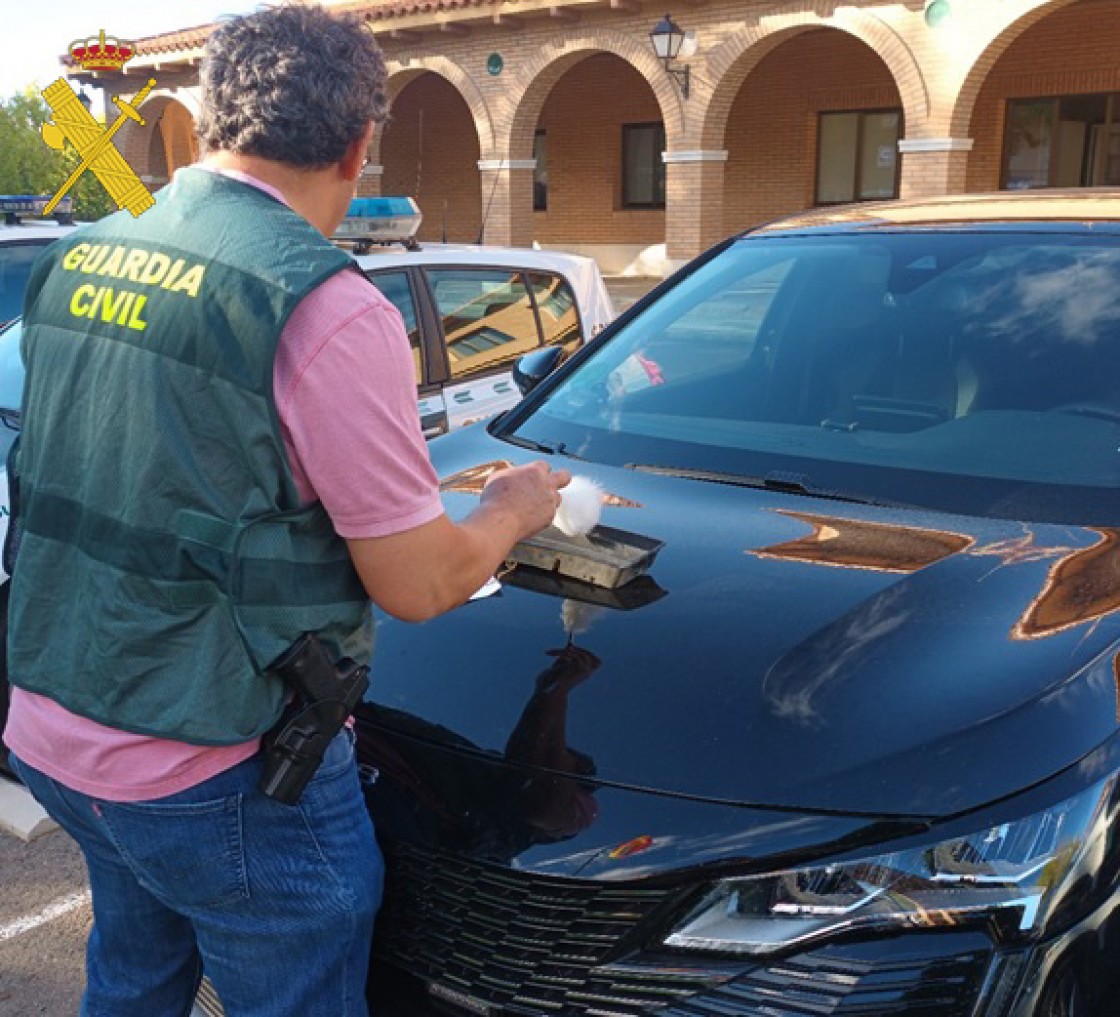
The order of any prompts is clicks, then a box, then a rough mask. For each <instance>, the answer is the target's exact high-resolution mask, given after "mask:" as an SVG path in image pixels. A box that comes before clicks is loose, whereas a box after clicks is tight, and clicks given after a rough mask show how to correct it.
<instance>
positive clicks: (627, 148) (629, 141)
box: [622, 121, 665, 208]
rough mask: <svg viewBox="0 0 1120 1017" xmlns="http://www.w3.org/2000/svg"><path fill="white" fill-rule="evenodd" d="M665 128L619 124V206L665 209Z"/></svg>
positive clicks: (660, 124)
mask: <svg viewBox="0 0 1120 1017" xmlns="http://www.w3.org/2000/svg"><path fill="white" fill-rule="evenodd" d="M664 151H665V125H664V124H663V123H661V122H660V121H659V122H657V123H655V124H623V125H622V207H623V208H664V207H665V163H664V162H663V161H662V159H661V154H662V152H664Z"/></svg>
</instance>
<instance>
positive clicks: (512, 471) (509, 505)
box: [482, 462, 572, 543]
mask: <svg viewBox="0 0 1120 1017" xmlns="http://www.w3.org/2000/svg"><path fill="white" fill-rule="evenodd" d="M571 479H572V475H571V473H569V472H568V471H567V470H551V469H550V468H549V466H548V464H547V463H543V462H535V463H530V464H529V465H528V466H511V467H510V468H508V469H505V470H498V471H497V472H495V473H492V474H491V475H490V476H489V477H488V478H487V480H486V483H485V485H484V486H483V489H482V504H483V505H484V506H487V507H493V508H497V509H498V510H499V511H504V512H509V513H511V514H512V515H513V516H514V517H515V518H517V519H519V520H520V521H521V526H520V527H519V529H520V531H521V532H520V535H519V536H518V538H517V539H518V540H523V539H524V538H525V537H529V536H532V535H533V534H534V533H537V532H539V531H540V530H543V529H544V528H545V527H546V526H548V524H549V523H551V522H552V519H553V517H554V516H555V515H556V510H557V509H558V508H559V507H560V489H561V488H564V487H567V486H568V483H569V482H570V481H571ZM515 543H516V541H515Z"/></svg>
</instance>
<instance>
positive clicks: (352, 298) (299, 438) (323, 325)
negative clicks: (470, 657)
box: [6, 5, 569, 1017]
mask: <svg viewBox="0 0 1120 1017" xmlns="http://www.w3.org/2000/svg"><path fill="white" fill-rule="evenodd" d="M201 79H202V95H203V111H202V116H201V118H200V123H199V135H200V139H201V142H202V145H203V149H204V151H205V153H206V154H205V158H204V159H203V161H202V163H201V164H200V165H199V166H195V167H190V168H187V169H185V170H182V171H180V172H179V173H178V174H176V177H175V179H174V181H173V182H172V183H171V185H170V186H169V187H167V188H165V189H164V190H163V191H162V192H161V193H160V194H159V196H158V199H157V203H156V206H155V207H154V208H152V209H151V210H150V211H148V212H146V213H145V214H144V215H142V216H140V217H139V218H138V219H135V220H133V219H132V218H131V217H130V216H129V215H127V214H125V213H120V214H118V215H115V216H112V217H110V218H108V219H106V220H103V221H102V222H99V223H96V224H94V225H93V226H90V227H87V228H85V229H83V230H80V231H78V232H77V233H76V234H75V235H74V237H73V238H72V239H67V240H66V241H60V242H59V243H58V244H56V245H54V247H52V248H51V250H50V252H49V254H48V256H46V258H45V260H44V261H43V262H41V263H40V264H39V265H38V266H37V268H36V271H35V274H34V277H33V280H32V283H31V286H30V289H29V291H28V297H27V303H26V331H25V338H24V357H25V360H26V362H27V381H26V387H25V392H24V418H23V421H24V430H23V432H22V435H21V443H22V448H21V451H20V462H19V474H20V478H21V504H20V519H21V523H22V532H23V536H22V541H21V544H20V547H19V553H18V559H17V563H16V568H15V575H14V578H13V584H12V593H11V618H10V643H9V671H10V676H11V681H12V684H13V686H15V688H14V689H13V695H12V703H11V716H10V718H9V721H8V728H7V733H6V738H7V741H8V744H9V746H10V748H11V749H12V752H13V757H14V760H15V766H16V768H17V769H18V771H19V772H20V774H21V775H22V776H23V778H24V780H25V781H26V783H27V785H28V786H29V787H30V788H31V790H32V791H33V792H34V793H35V795H36V796H37V797H38V798H39V800H40V801H41V802H42V803H43V805H44V806H45V807H46V809H47V811H48V812H50V814H51V815H52V816H53V817H54V818H55V819H56V820H57V821H58V822H59V823H60V824H61V825H62V826H63V827H64V828H65V829H66V830H68V831H69V832H70V833H71V835H72V836H73V837H74V838H75V839H76V840H77V842H78V843H79V845H80V846H81V848H82V850H83V852H84V855H85V858H86V862H87V865H88V869H89V876H90V884H91V887H92V893H93V917H94V924H93V929H92V931H91V934H90V939H89V947H88V961H87V968H88V980H87V987H86V991H85V995H84V998H83V1003H82V1014H83V1015H86V1017H173V1015H174V1017H184V1015H185V1014H187V1013H188V1012H189V1011H190V1008H191V1000H192V998H193V995H194V992H195V990H196V988H197V985H198V981H199V977H200V970H201V969H204V970H205V971H206V973H207V974H208V975H209V977H210V978H211V979H212V981H213V982H214V984H215V987H216V988H217V990H218V993H219V995H220V996H221V998H222V1001H223V1004H224V1006H225V1008H226V1012H227V1013H228V1014H229V1015H231V1017H242V1015H252V1017H263V1015H266V1014H267V1015H270V1017H281V1015H282V1017H317V1015H323V1017H346V1015H360V1014H365V1013H366V1007H365V1003H364V982H365V975H366V965H367V958H368V953H369V942H370V935H371V932H372V923H373V916H374V914H375V912H376V909H377V906H378V903H379V900H380V892H381V859H380V855H379V853H378V850H377V846H376V842H375V840H374V836H373V831H372V829H371V826H370V822H369V818H368V815H367V814H366V812H365V809H364V807H363V804H362V800H361V795H360V791H359V786H358V778H357V772H356V767H355V762H354V758H353V748H352V740H351V738H350V736H349V733H348V732H347V731H343V732H341V733H340V734H339V735H338V737H336V738H335V739H334V741H333V742H332V743H331V744H330V746H329V747H328V749H327V751H326V753H325V756H324V759H323V762H322V764H321V765H320V767H319V769H318V772H317V773H316V775H315V777H314V779H313V780H312V781H311V783H310V784H309V785H308V786H307V788H306V790H305V791H304V792H303V794H302V796H301V797H300V798H299V801H298V803H297V804H296V805H286V804H282V803H280V802H277V801H275V800H273V799H272V798H270V797H267V796H265V795H264V794H262V793H261V791H260V790H259V788H258V784H259V781H260V777H261V767H262V753H261V751H260V745H261V737H262V735H265V734H266V732H268V731H269V729H270V728H272V727H273V726H274V724H275V723H276V722H277V720H278V718H279V716H280V714H281V710H282V708H283V706H284V702H285V699H286V697H287V695H288V691H287V690H286V689H285V687H284V684H283V682H282V681H280V680H279V679H278V678H277V677H276V675H275V674H273V673H272V672H270V670H269V663H270V662H271V661H273V660H274V659H275V658H276V657H277V656H278V655H279V654H280V653H282V652H283V651H284V650H285V649H286V648H287V647H288V646H289V645H290V644H291V643H292V642H293V641H294V640H295V639H296V638H297V637H298V636H299V635H300V634H301V633H302V632H304V631H314V632H316V633H317V634H318V635H319V636H320V637H321V638H322V640H323V641H324V643H325V644H326V645H327V646H328V647H329V648H330V650H331V652H332V654H333V655H334V657H335V658H338V657H341V656H343V655H347V656H350V657H354V658H356V659H358V660H364V659H366V658H368V655H369V650H370V646H369V631H368V630H369V618H370V612H369V603H368V599H367V597H368V598H369V599H372V600H373V601H374V602H376V603H377V604H378V605H379V606H380V607H381V608H382V609H384V610H385V611H387V612H388V613H390V614H393V615H395V616H397V617H399V618H402V619H405V620H409V621H419V620H423V619H427V618H431V617H433V616H434V615H437V614H439V613H440V612H442V611H445V610H448V609H449V608H451V607H453V606H455V605H457V604H459V603H461V602H462V601H464V600H465V599H466V598H467V597H469V596H470V594H471V593H473V592H474V591H475V590H476V589H478V588H479V587H480V586H481V585H482V584H483V582H484V581H485V580H486V579H487V578H488V577H489V576H490V575H491V574H492V572H493V570H494V569H495V568H496V567H497V565H498V564H499V562H500V561H501V560H502V559H503V557H504V556H505V554H506V553H507V551H508V550H509V548H510V547H511V546H512V545H513V544H514V543H515V542H516V541H518V540H519V539H522V538H523V537H525V536H527V535H529V534H530V533H532V532H534V531H536V530H538V529H540V528H542V527H543V526H545V525H547V523H548V522H549V521H550V519H551V518H552V515H553V513H554V511H555V509H556V507H557V505H558V503H559V493H558V491H559V488H561V487H562V486H563V485H564V484H565V483H567V481H568V479H569V478H568V475H567V474H566V473H565V472H563V471H557V472H550V471H549V469H548V467H547V466H545V465H544V464H541V463H538V464H534V465H532V466H529V467H522V468H519V469H513V470H509V471H506V472H504V473H502V474H500V475H497V476H496V477H495V478H494V479H493V480H492V482H491V483H490V484H489V485H488V486H487V488H486V489H485V490H484V491H483V493H482V498H481V501H480V505H479V507H478V509H477V510H476V511H475V512H474V513H473V514H472V515H471V516H470V517H468V518H467V519H466V520H465V521H463V522H461V523H458V524H456V523H453V522H452V521H451V520H449V519H448V518H447V517H446V516H445V515H444V514H443V511H442V509H441V507H440V502H439V497H438V487H437V480H436V477H435V476H434V473H433V470H432V468H431V465H430V463H429V461H428V458H427V452H426V448H425V444H424V440H423V438H422V436H421V434H420V428H419V422H418V418H417V413H416V405H415V388H414V380H413V374H412V357H411V352H410V350H409V347H408V341H407V338H406V337H405V334H404V329H403V325H402V322H401V320H400V317H399V315H398V314H397V312H396V311H395V310H394V309H393V308H392V306H391V305H390V304H389V303H388V302H387V301H386V300H385V299H384V298H383V297H381V295H380V294H379V293H378V292H377V291H376V290H375V289H374V288H373V287H372V286H370V285H369V283H368V282H367V281H366V280H365V279H364V278H363V277H362V276H361V275H360V273H359V272H358V271H357V270H356V269H355V268H354V267H353V265H352V262H351V260H350V258H349V256H348V255H346V254H345V253H344V252H341V251H339V250H338V249H337V248H335V247H333V246H332V245H331V244H330V243H329V242H328V241H327V240H326V239H325V238H326V237H328V236H330V234H331V233H332V232H333V231H334V230H335V228H336V227H337V226H338V224H339V222H340V221H341V218H342V216H343V215H344V213H345V211H346V208H347V205H348V202H349V199H350V198H351V197H352V195H353V193H354V186H355V182H356V180H357V177H358V174H359V172H360V170H361V168H362V165H363V163H364V157H365V152H366V149H367V146H368V144H369V141H370V138H371V136H372V131H373V128H374V124H375V123H376V122H380V121H381V120H383V119H384V116H385V112H386V99H385V91H384V86H385V69H384V63H383V60H382V57H381V55H380V52H379V51H378V49H377V47H376V45H375V43H374V42H373V40H372V37H371V36H370V35H369V33H368V32H365V31H364V30H363V29H362V27H361V25H360V24H359V23H358V22H357V21H356V20H351V19H345V18H333V17H331V16H329V15H327V14H326V13H325V12H324V11H322V10H321V9H319V8H316V7H307V6H302V5H293V6H287V7H280V8H275V9H272V10H267V11H264V12H262V13H257V14H253V15H250V16H248V17H245V18H242V19H238V20H234V21H229V22H226V23H224V24H223V25H222V26H221V27H219V28H218V29H217V30H216V31H215V32H214V33H213V34H212V35H211V37H210V39H209V41H208V43H207V48H206V53H205V57H204V61H203V66H202V71H201ZM448 680H452V678H451V676H448ZM374 682H376V674H375V675H374Z"/></svg>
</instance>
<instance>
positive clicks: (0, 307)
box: [0, 240, 48, 324]
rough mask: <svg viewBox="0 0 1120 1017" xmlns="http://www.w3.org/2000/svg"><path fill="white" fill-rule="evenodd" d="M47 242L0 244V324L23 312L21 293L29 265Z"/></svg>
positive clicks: (25, 285)
mask: <svg viewBox="0 0 1120 1017" xmlns="http://www.w3.org/2000/svg"><path fill="white" fill-rule="evenodd" d="M47 242H48V241H45V240H44V241H41V242H38V243H33V242H29V241H21V242H18V243H13V244H2V245H0V324H3V323H4V322H7V321H11V320H12V318H15V317H18V316H19V315H20V314H22V313H23V294H24V291H25V290H26V289H27V280H28V277H29V276H30V275H31V266H32V265H33V264H34V263H35V259H36V258H37V257H38V255H39V252H40V251H41V250H42V249H43V246H44V244H46V243H47Z"/></svg>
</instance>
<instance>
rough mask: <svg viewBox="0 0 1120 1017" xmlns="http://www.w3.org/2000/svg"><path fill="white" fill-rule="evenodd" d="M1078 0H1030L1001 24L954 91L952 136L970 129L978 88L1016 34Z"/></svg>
mask: <svg viewBox="0 0 1120 1017" xmlns="http://www.w3.org/2000/svg"><path fill="white" fill-rule="evenodd" d="M1078 2H1079V0H1034V6H1033V8H1032V9H1031V10H1028V11H1026V12H1025V13H1023V14H1022V15H1020V16H1019V17H1018V18H1016V19H1015V20H1014V21H1012V22H1011V23H1010V24H1009V25H1007V26H1006V27H1005V28H1003V29H1002V30H1001V31H1000V32H999V33H998V34H997V35H996V36H995V37H994V38H993V39H992V40H991V41H990V42H989V43H988V45H987V46H985V47H984V49H983V51H982V52H981V54H980V56H978V57H977V58H976V62H975V63H974V64H973V65H972V67H971V68H970V69H969V71H968V74H967V75H966V76H965V79H964V83H963V84H962V85H961V88H960V91H959V92H958V93H957V100H956V102H955V103H954V104H953V112H952V116H951V119H950V124H949V133H950V136H951V137H954V138H967V137H968V136H969V132H970V130H971V129H972V114H973V111H974V110H975V108H976V100H977V99H978V98H979V96H980V90H981V89H982V88H983V86H984V82H985V80H987V77H988V74H989V73H990V72H991V70H992V68H993V67H995V65H996V62H997V61H998V60H999V58H1000V57H1001V56H1003V54H1004V53H1006V52H1007V50H1008V49H1009V48H1010V47H1011V45H1012V43H1014V42H1015V41H1016V40H1017V39H1018V38H1019V37H1020V36H1022V35H1023V34H1024V33H1025V32H1026V31H1027V30H1028V29H1030V28H1033V27H1034V26H1035V25H1037V24H1038V23H1039V22H1040V21H1042V20H1044V19H1045V18H1047V17H1049V16H1050V15H1051V14H1054V13H1056V12H1057V11H1060V10H1062V9H1064V8H1066V7H1072V6H1073V5H1074V4H1076V3H1078Z"/></svg>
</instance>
